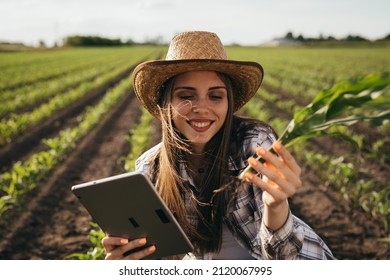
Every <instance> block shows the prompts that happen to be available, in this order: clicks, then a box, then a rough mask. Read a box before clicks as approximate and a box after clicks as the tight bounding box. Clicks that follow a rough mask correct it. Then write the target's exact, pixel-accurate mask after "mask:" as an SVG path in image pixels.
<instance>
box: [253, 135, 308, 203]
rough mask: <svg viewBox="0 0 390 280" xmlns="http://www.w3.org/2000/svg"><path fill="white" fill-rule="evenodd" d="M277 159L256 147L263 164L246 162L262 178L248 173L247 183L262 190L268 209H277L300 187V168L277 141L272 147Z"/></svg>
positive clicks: (268, 152)
mask: <svg viewBox="0 0 390 280" xmlns="http://www.w3.org/2000/svg"><path fill="white" fill-rule="evenodd" d="M272 147H273V149H274V151H275V152H276V153H277V154H279V157H278V156H276V155H275V154H273V153H271V152H270V151H268V150H266V149H264V148H261V147H258V148H256V153H257V154H258V155H259V156H261V157H262V158H263V159H264V160H266V162H265V163H261V162H259V161H257V160H256V159H255V158H249V159H248V162H249V164H250V165H251V166H252V168H253V169H254V170H256V171H257V172H259V173H261V174H262V175H263V178H260V177H259V176H256V175H255V174H252V173H250V172H248V173H247V174H246V176H245V178H246V180H247V181H248V182H251V183H254V184H256V185H257V186H259V187H260V188H261V189H263V190H264V193H263V202H264V204H265V205H266V206H268V207H270V208H274V209H277V208H278V207H279V206H280V205H282V204H285V203H286V202H287V198H288V197H291V196H292V195H294V194H295V192H296V191H297V190H298V189H299V188H300V187H301V185H302V182H301V179H300V176H301V168H300V167H299V165H298V164H297V162H296V161H295V159H294V158H293V156H292V155H291V154H290V153H289V152H288V151H287V149H286V148H285V147H284V146H283V145H282V144H281V143H280V142H278V141H276V142H274V143H273V145H272Z"/></svg>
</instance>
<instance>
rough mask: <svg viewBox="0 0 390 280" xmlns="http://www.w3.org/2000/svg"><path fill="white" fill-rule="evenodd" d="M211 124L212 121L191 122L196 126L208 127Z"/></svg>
mask: <svg viewBox="0 0 390 280" xmlns="http://www.w3.org/2000/svg"><path fill="white" fill-rule="evenodd" d="M210 124H211V122H191V125H192V126H196V127H206V126H209V125H210Z"/></svg>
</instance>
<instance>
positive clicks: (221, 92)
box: [209, 90, 226, 100]
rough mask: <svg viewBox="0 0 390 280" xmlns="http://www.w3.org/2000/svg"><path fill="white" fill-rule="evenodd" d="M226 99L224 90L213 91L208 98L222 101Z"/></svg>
mask: <svg viewBox="0 0 390 280" xmlns="http://www.w3.org/2000/svg"><path fill="white" fill-rule="evenodd" d="M225 97H226V91H224V90H215V91H212V92H210V93H209V98H210V99H211V100H222V99H224V98H225Z"/></svg>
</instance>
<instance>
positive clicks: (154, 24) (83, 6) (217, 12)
mask: <svg viewBox="0 0 390 280" xmlns="http://www.w3.org/2000/svg"><path fill="white" fill-rule="evenodd" d="M389 15H390V1H389V0H369V1H367V0H191V1H187V0H0V41H8V42H21V43H25V44H28V45H37V44H38V42H39V41H40V40H42V41H44V42H45V43H46V45H48V46H50V45H52V44H54V43H55V42H57V44H61V42H62V39H63V38H64V37H66V36H70V35H84V36H101V37H107V38H112V39H121V40H124V41H125V40H128V39H131V40H133V41H136V42H143V41H145V40H153V39H156V38H159V39H160V40H161V41H162V42H164V43H165V42H167V43H168V42H169V41H170V39H171V38H172V36H173V35H174V34H176V33H177V32H181V31H190V30H205V31H212V32H215V33H217V34H218V36H219V37H220V38H221V40H222V42H223V43H224V44H232V43H237V44H241V45H258V44H261V43H265V42H267V41H270V40H272V39H274V38H280V37H284V35H285V34H286V33H287V32H293V34H294V35H296V36H298V35H300V34H301V35H303V36H304V37H318V36H320V35H322V36H325V37H327V36H334V37H336V38H343V37H346V36H347V35H354V36H362V37H365V38H367V39H370V40H375V39H379V38H383V37H385V36H386V35H388V34H389V33H390V16H389Z"/></svg>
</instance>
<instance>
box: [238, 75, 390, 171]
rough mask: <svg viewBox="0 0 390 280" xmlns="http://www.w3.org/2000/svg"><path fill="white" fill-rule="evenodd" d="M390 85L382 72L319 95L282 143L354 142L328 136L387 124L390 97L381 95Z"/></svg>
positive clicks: (295, 120) (300, 113) (297, 116)
mask: <svg viewBox="0 0 390 280" xmlns="http://www.w3.org/2000/svg"><path fill="white" fill-rule="evenodd" d="M389 85H390V73H388V72H382V73H372V74H368V75H366V76H363V77H357V78H354V79H351V80H349V81H342V82H340V83H337V84H336V85H334V86H333V87H332V88H330V89H327V90H322V91H320V92H319V93H318V94H317V95H316V97H315V98H314V100H313V102H312V103H310V104H309V105H307V106H306V107H304V108H302V109H301V110H299V111H297V112H295V113H294V116H293V119H292V120H291V121H290V123H289V124H288V125H287V127H286V129H285V130H284V131H283V133H282V134H281V135H280V137H279V141H280V142H281V143H282V144H283V145H285V146H286V147H289V146H292V145H293V144H296V143H298V142H301V141H304V140H307V139H309V138H312V137H318V136H324V135H331V136H334V135H336V134H337V135H338V136H342V138H344V139H348V141H353V140H352V139H350V138H349V137H347V136H346V135H340V133H336V134H335V133H333V132H328V131H329V128H331V127H336V126H350V125H353V124H355V123H357V122H359V121H366V122H368V123H369V124H371V125H374V126H380V125H383V124H384V123H385V122H388V121H389V120H390V97H389V96H382V94H383V92H384V89H385V88H386V87H387V86H389ZM352 109H358V113H357V112H355V111H356V110H354V114H352V115H351V114H350V115H349V114H348V113H349V112H351V110H352ZM271 150H272V149H271ZM258 160H261V158H260V157H259V158H258ZM248 171H251V172H252V171H253V170H252V168H251V167H250V166H248V167H247V168H246V169H245V170H244V171H243V172H242V173H241V174H240V175H239V176H238V178H239V179H243V178H244V175H245V173H246V172H248Z"/></svg>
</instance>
